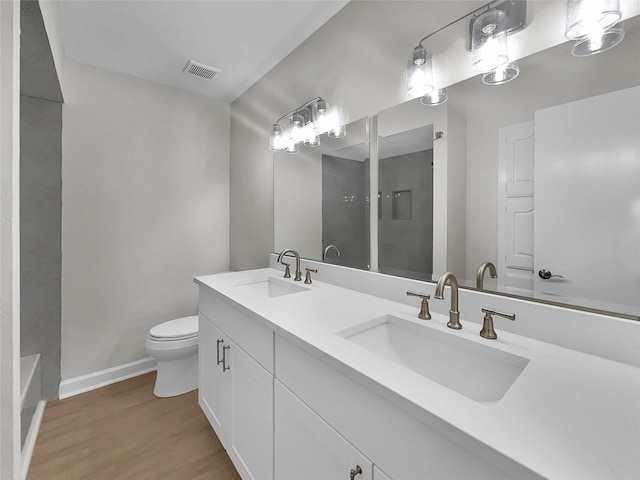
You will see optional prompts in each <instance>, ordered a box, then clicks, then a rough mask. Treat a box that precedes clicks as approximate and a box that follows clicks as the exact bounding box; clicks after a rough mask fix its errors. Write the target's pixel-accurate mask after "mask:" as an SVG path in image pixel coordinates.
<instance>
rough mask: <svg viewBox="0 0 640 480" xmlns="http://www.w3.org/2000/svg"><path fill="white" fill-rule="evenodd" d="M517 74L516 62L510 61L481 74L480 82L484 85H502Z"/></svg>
mask: <svg viewBox="0 0 640 480" xmlns="http://www.w3.org/2000/svg"><path fill="white" fill-rule="evenodd" d="M519 74H520V67H518V62H511V63H507V64H506V65H501V66H499V67H498V68H496V69H495V70H492V71H490V72H487V73H485V74H484V75H482V83H484V84H485V85H502V84H503V83H507V82H509V81H511V80H513V79H514V78H516V77H517V76H518V75H519Z"/></svg>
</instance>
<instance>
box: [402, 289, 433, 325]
mask: <svg viewBox="0 0 640 480" xmlns="http://www.w3.org/2000/svg"><path fill="white" fill-rule="evenodd" d="M407 296H408V297H419V298H421V299H422V302H421V303H420V313H418V318H420V319H421V320H431V313H429V302H428V300H429V299H430V298H431V295H427V294H426V293H416V292H412V291H411V290H407Z"/></svg>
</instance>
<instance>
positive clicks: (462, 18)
mask: <svg viewBox="0 0 640 480" xmlns="http://www.w3.org/2000/svg"><path fill="white" fill-rule="evenodd" d="M501 1H502V0H492V1H491V2H489V3H486V4H485V5H483V6H481V7H478V8H476V9H475V10H473V11H471V12H469V13H467V14H465V15H463V16H461V17H460V18H456V19H455V20H453V21H452V22H449V23H447V24H446V25H445V26H444V27H441V28H439V29H438V30H436V31H435V32H432V33H430V34H429V35H427V36H426V37H424V38H423V39H422V40H420V42H419V43H418V45H420V46H422V42H424V41H425V40H426V39H427V38H430V37H433V36H434V35H435V34H436V33H440V32H441V31H442V30H444V29H445V28H449V27H450V26H451V25H453V24H454V23H458V22H459V21H460V20H464V19H465V18H467V17H470V16H472V15H475V14H476V13H479V12H480V11H482V10H484V9H485V8H486V9H487V10H489V9H490V8H491V5H493V4H497V3H500V2H501Z"/></svg>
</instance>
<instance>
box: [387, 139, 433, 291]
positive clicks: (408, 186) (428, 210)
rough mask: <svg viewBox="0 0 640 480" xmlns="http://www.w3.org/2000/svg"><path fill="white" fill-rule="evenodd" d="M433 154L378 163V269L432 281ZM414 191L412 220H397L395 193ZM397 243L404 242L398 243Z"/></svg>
mask: <svg viewBox="0 0 640 480" xmlns="http://www.w3.org/2000/svg"><path fill="white" fill-rule="evenodd" d="M432 161H433V150H424V151H421V152H415V153H409V154H406V155H400V156H397V157H391V158H385V159H381V160H379V164H380V166H379V172H380V173H379V190H380V192H381V194H382V197H381V200H382V201H381V206H382V208H381V211H380V212H379V220H378V267H379V270H380V271H381V272H383V273H392V274H393V273H399V272H397V270H401V271H402V273H403V275H407V276H410V277H414V278H424V279H429V280H430V279H431V273H432V272H431V270H432V264H433V166H432ZM407 190H410V191H411V218H410V219H407V218H394V215H393V193H394V192H397V191H407ZM398 239H402V242H399V241H398Z"/></svg>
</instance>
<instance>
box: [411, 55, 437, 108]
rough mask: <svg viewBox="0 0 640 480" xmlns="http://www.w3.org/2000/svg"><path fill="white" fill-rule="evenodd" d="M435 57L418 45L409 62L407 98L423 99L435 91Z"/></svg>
mask: <svg viewBox="0 0 640 480" xmlns="http://www.w3.org/2000/svg"><path fill="white" fill-rule="evenodd" d="M432 61H433V56H432V55H431V52H430V51H429V50H427V49H426V48H424V47H423V46H422V45H418V46H417V47H416V48H414V49H413V51H412V52H411V54H410V55H409V58H408V60H407V97H408V98H417V97H422V96H424V95H426V94H428V93H429V92H431V91H432V90H433V66H432Z"/></svg>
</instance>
